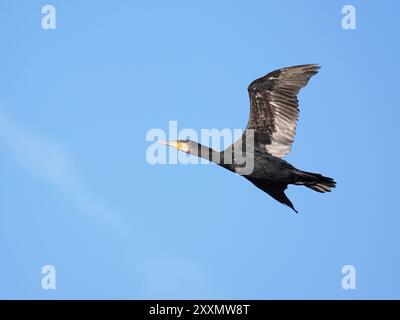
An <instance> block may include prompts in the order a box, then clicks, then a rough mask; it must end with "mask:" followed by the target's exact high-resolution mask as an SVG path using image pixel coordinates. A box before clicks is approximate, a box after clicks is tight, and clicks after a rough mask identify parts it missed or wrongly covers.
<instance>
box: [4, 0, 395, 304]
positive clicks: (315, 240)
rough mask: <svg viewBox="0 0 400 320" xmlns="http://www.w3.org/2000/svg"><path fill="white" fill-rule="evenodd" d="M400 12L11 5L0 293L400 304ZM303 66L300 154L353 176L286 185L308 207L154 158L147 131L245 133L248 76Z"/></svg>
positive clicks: (204, 169)
mask: <svg viewBox="0 0 400 320" xmlns="http://www.w3.org/2000/svg"><path fill="white" fill-rule="evenodd" d="M45 4H52V5H54V6H55V8H56V29H55V30H44V29H42V27H41V19H42V17H43V14H42V13H41V9H42V6H43V5H45ZM346 4H352V5H353V6H354V7H355V8H356V29H355V30H344V29H343V28H342V26H341V19H342V13H341V9H342V7H343V6H344V5H346ZM399 10H400V4H399V2H398V1H394V0H393V1H333V0H331V1H322V0H321V1H294V0H293V1H148V2H143V1H142V2H139V1H55V0H52V1H47V2H46V1H5V0H2V1H1V2H0V39H1V42H2V45H1V55H0V57H1V59H0V86H1V91H0V92H1V93H0V179H1V183H0V298H39V299H51V298H123V299H126V298H139V299H140V298H227V299H229V298H237V299H245V298H252V299H263V298H290V299H291V298H306V299H307V298H335V299H338V298H340V299H342V298H343V299H353V298H355V299H360V298H400V275H399V272H400V271H399V270H400V250H399V248H398V246H399V243H400V235H399V225H400V215H399V214H400V212H399V209H398V204H397V201H398V197H399V192H398V181H399V178H400V174H399V170H398V169H397V166H398V163H399V151H398V137H399V133H398V118H399V116H400V111H399V98H398V93H399V92H398V91H399V90H398V84H399V74H400V68H399V62H398V57H399V56H400V50H399V49H400V46H399V40H398V39H399V35H398V33H399V27H400V24H399V19H398V14H397V13H398V12H399ZM304 63H319V64H321V66H322V68H321V70H320V73H319V74H318V75H316V76H315V77H313V78H312V80H311V81H310V83H309V85H308V86H307V88H306V89H304V90H303V91H302V92H301V94H300V97H299V98H300V109H301V115H300V119H299V125H298V130H297V135H296V140H295V143H294V145H293V148H292V152H291V153H290V154H289V156H288V157H287V158H286V159H287V160H288V161H289V162H291V163H292V164H293V165H295V166H296V167H298V168H300V169H303V170H307V171H314V172H320V173H322V174H324V175H328V176H331V177H334V178H335V179H336V181H337V183H338V185H337V189H335V190H334V192H332V193H330V194H318V193H316V192H314V191H312V190H309V189H306V188H303V187H296V186H291V187H289V189H288V191H287V194H288V195H289V197H290V198H291V199H292V201H293V203H294V204H295V206H296V208H297V209H298V210H299V212H300V213H299V214H298V215H296V214H294V213H293V212H292V211H291V210H290V209H288V208H287V207H285V206H283V205H281V204H279V203H278V202H276V201H274V200H273V199H271V198H270V197H268V196H267V195H266V194H264V193H263V192H262V191H260V190H258V189H256V188H254V187H253V186H252V185H251V184H250V183H249V182H247V181H246V180H245V179H243V178H242V177H240V176H237V175H234V174H232V173H230V172H228V171H225V170H223V169H222V168H220V167H217V166H214V165H150V164H148V163H147V161H146V150H147V148H148V147H149V145H150V144H151V143H149V142H148V141H146V134H147V132H148V131H149V130H150V129H152V128H160V129H163V130H167V129H168V122H169V121H170V120H176V121H177V122H178V128H179V129H183V128H193V129H195V130H198V131H199V130H200V129H202V128H218V129H223V128H231V129H234V128H243V127H244V126H245V124H246V122H247V117H248V111H249V107H248V96H247V90H246V88H247V85H248V84H249V83H250V82H251V81H252V80H254V79H255V78H257V77H259V76H262V75H264V74H265V73H267V72H269V71H272V70H274V69H277V68H280V67H284V66H290V65H297V64H304ZM44 265H52V266H54V267H55V269H56V289H55V290H52V289H49V290H44V289H43V288H42V286H41V281H42V277H43V275H42V274H41V269H42V267H43V266H44ZM344 265H353V266H354V267H355V269H356V289H355V290H344V289H343V288H342V286H341V280H342V277H343V276H344V275H343V274H342V273H341V269H342V267H343V266H344Z"/></svg>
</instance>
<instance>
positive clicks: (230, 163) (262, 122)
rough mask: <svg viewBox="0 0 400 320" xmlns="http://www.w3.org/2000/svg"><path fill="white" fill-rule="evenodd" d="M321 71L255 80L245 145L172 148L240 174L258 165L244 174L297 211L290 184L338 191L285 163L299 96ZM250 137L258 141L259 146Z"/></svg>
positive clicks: (292, 70) (300, 69)
mask: <svg viewBox="0 0 400 320" xmlns="http://www.w3.org/2000/svg"><path fill="white" fill-rule="evenodd" d="M318 69H319V65H317V64H308V65H300V66H294V67H288V68H282V69H279V70H276V71H273V72H271V73H269V74H267V75H266V76H264V77H262V78H259V79H257V80H254V81H253V82H252V83H251V84H250V85H249V87H248V92H249V96H250V116H249V120H248V123H247V126H246V130H245V132H244V134H243V136H242V138H241V139H239V140H238V141H236V142H235V143H234V144H233V145H231V146H229V147H228V148H227V149H226V150H224V151H222V152H217V151H215V150H212V149H211V148H208V147H205V146H203V145H200V144H198V143H197V142H194V141H189V140H178V141H168V142H166V143H167V144H169V145H171V146H174V147H176V148H178V149H179V150H182V151H184V152H187V153H190V154H192V155H196V156H199V157H202V158H205V159H208V160H210V161H213V162H215V163H217V164H218V165H220V166H222V167H224V168H226V169H228V170H230V171H233V172H238V173H240V172H241V170H243V168H244V167H245V166H246V165H248V159H251V160H253V163H254V165H253V167H254V168H253V170H251V172H245V173H240V174H242V175H243V176H244V177H245V178H246V179H247V180H249V181H250V182H251V183H253V184H254V185H255V186H256V187H257V188H260V189H261V190H263V191H265V192H266V193H268V194H269V195H270V196H271V197H273V198H274V199H275V200H277V201H279V202H281V203H283V204H285V205H287V206H289V207H290V208H292V209H293V210H294V211H296V209H295V208H294V206H293V204H292V202H291V201H290V200H289V199H288V198H287V196H286V195H285V193H284V191H285V189H286V188H287V186H288V184H295V185H304V186H306V187H308V188H311V189H313V190H315V191H318V192H329V191H331V189H332V188H334V187H335V186H336V183H335V181H334V180H333V179H332V178H328V177H324V176H322V175H320V174H318V173H311V172H306V171H301V170H298V169H296V168H295V167H293V166H292V165H291V164H289V163H288V162H286V161H285V160H283V159H281V158H282V157H284V156H285V155H287V154H288V153H289V152H290V149H291V147H292V143H293V141H294V136H295V134H296V126H297V119H298V117H299V108H298V100H297V94H298V93H299V91H300V89H301V88H302V87H304V86H305V85H307V83H308V81H309V79H310V78H311V77H312V76H313V75H314V74H316V73H317V72H318ZM249 137H250V138H252V137H253V139H254V145H251V144H250V143H251V141H252V139H249ZM246 140H248V141H246ZM239 155H241V156H245V158H246V159H247V160H246V162H245V163H243V161H242V162H240V161H239ZM229 159H230V160H229ZM296 212H297V211H296Z"/></svg>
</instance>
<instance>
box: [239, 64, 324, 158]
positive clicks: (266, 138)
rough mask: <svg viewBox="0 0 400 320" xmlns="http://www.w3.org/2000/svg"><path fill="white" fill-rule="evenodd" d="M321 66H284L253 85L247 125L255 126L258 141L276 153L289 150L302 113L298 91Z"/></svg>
mask: <svg viewBox="0 0 400 320" xmlns="http://www.w3.org/2000/svg"><path fill="white" fill-rule="evenodd" d="M318 69H319V65H317V64H307V65H301V66H294V67H288V68H282V69H279V70H275V71H273V72H271V73H269V74H267V75H266V76H264V77H262V78H259V79H257V80H254V81H253V82H252V83H251V84H250V85H249V87H248V91H249V96H250V117H249V121H248V123H247V126H246V129H253V130H254V138H255V143H256V144H257V145H258V146H261V147H263V148H266V150H267V152H269V153H270V154H272V155H273V156H275V157H279V158H282V157H284V156H285V155H287V154H288V153H289V151H290V149H291V147H292V143H293V141H294V136H295V134H296V126H297V119H298V117H299V108H298V100H297V94H298V93H299V91H300V89H301V88H302V87H304V86H305V85H306V84H307V83H308V80H309V79H310V78H311V77H312V76H313V75H314V74H316V73H317V72H318Z"/></svg>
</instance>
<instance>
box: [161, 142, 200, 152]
mask: <svg viewBox="0 0 400 320" xmlns="http://www.w3.org/2000/svg"><path fill="white" fill-rule="evenodd" d="M159 143H160V144H166V145H168V146H171V147H174V148H176V149H178V150H179V151H183V152H186V153H191V154H194V153H195V152H194V151H195V150H196V151H197V146H198V143H197V142H194V141H192V140H170V141H160V142H159Z"/></svg>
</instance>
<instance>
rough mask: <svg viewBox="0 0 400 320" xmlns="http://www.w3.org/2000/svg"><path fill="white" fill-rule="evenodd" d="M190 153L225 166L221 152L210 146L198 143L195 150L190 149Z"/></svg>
mask: <svg viewBox="0 0 400 320" xmlns="http://www.w3.org/2000/svg"><path fill="white" fill-rule="evenodd" d="M191 154H192V155H194V156H197V157H200V158H202V159H205V160H208V161H210V162H213V163H215V164H217V165H220V166H222V167H225V162H224V153H223V152H219V151H215V150H214V149H212V148H209V147H206V146H203V145H201V144H198V146H197V150H195V151H194V152H193V151H192V152H191Z"/></svg>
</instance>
